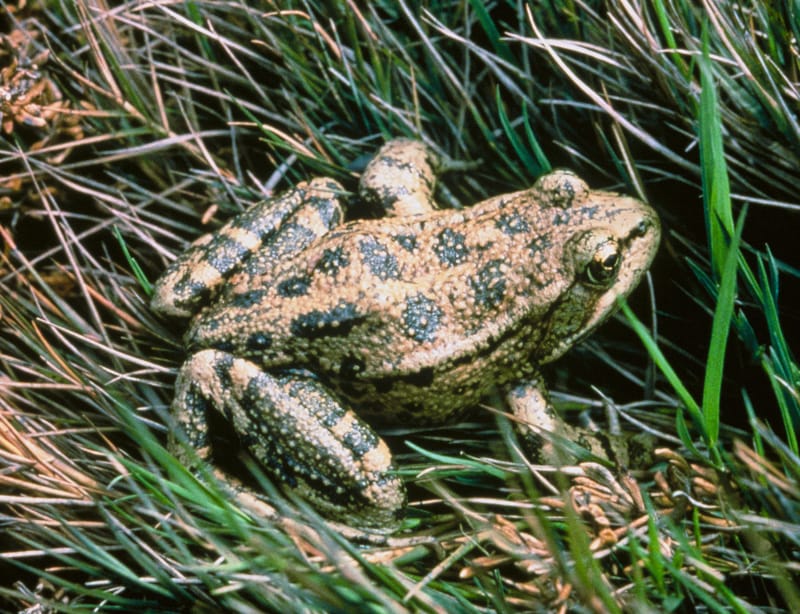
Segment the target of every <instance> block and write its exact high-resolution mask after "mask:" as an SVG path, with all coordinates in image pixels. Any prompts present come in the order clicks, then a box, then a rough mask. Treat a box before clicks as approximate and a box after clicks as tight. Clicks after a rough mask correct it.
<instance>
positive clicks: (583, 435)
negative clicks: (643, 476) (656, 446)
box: [507, 377, 652, 470]
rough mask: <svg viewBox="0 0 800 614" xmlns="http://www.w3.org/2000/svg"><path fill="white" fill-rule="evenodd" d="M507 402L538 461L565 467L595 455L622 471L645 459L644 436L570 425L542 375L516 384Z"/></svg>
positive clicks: (529, 452)
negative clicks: (544, 382)
mask: <svg viewBox="0 0 800 614" xmlns="http://www.w3.org/2000/svg"><path fill="white" fill-rule="evenodd" d="M507 401H508V404H509V406H510V407H511V409H512V411H513V412H514V415H515V416H516V418H517V420H518V421H519V431H520V434H521V435H522V442H523V446H524V447H525V452H526V453H527V454H528V455H529V456H530V458H531V459H532V460H534V461H535V462H541V463H547V464H553V465H557V466H564V465H568V464H575V463H576V462H579V461H585V460H589V459H590V458H591V457H594V458H595V459H600V460H605V461H608V462H610V463H612V464H614V465H615V466H616V467H617V468H619V469H621V470H627V469H628V467H629V466H631V464H633V465H640V464H645V462H646V461H645V460H644V459H645V458H646V457H647V453H646V448H647V446H648V442H647V441H646V440H645V439H643V437H644V436H642V437H639V436H633V437H631V436H628V435H623V434H616V433H608V432H603V431H601V430H598V429H596V428H583V427H576V426H572V425H570V424H567V423H566V422H565V421H564V420H563V418H561V416H559V415H558V413H557V412H556V411H555V409H554V408H553V406H552V405H551V404H550V400H549V398H548V396H547V391H546V389H545V387H544V385H543V382H542V380H541V378H540V377H535V378H531V379H530V380H528V381H526V382H523V383H521V384H519V385H517V386H516V387H514V388H513V389H512V390H511V391H510V392H509V393H508V396H507ZM651 447H652V446H651Z"/></svg>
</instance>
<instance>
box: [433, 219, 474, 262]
mask: <svg viewBox="0 0 800 614" xmlns="http://www.w3.org/2000/svg"><path fill="white" fill-rule="evenodd" d="M433 251H434V252H436V256H437V257H438V258H439V262H441V263H442V264H443V265H445V266H448V267H450V266H455V265H457V264H461V263H462V262H464V260H465V259H466V257H467V254H468V252H469V250H468V249H467V246H466V238H465V237H464V235H463V234H462V233H460V232H457V231H455V230H453V229H452V228H445V229H444V230H442V231H441V232H440V233H439V234H438V235H437V236H436V243H435V244H434V246H433Z"/></svg>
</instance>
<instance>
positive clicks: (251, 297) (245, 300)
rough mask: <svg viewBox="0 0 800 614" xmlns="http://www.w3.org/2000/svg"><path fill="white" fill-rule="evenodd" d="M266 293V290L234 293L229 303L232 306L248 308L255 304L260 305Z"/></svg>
mask: <svg viewBox="0 0 800 614" xmlns="http://www.w3.org/2000/svg"><path fill="white" fill-rule="evenodd" d="M265 295H266V291H265V290H248V291H247V292H240V293H238V294H234V295H233V296H232V297H231V299H230V301H229V303H228V304H229V305H230V306H231V307H236V308H239V309H248V308H250V307H252V306H253V305H260V304H261V303H262V302H263V300H264V296H265Z"/></svg>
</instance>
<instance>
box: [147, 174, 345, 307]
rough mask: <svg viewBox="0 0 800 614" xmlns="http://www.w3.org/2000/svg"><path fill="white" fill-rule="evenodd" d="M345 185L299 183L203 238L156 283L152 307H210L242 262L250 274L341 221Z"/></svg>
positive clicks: (321, 180) (326, 181)
mask: <svg viewBox="0 0 800 614" xmlns="http://www.w3.org/2000/svg"><path fill="white" fill-rule="evenodd" d="M343 191H344V189H343V188H342V186H341V185H340V184H339V183H337V182H336V181H334V180H333V179H328V178H325V177H322V178H319V179H313V180H311V181H308V182H303V183H299V184H298V185H297V186H296V187H295V188H294V189H293V190H290V191H289V192H287V193H285V194H283V195H281V196H279V197H277V198H272V199H268V200H265V201H262V202H260V203H257V204H255V205H253V206H252V207H250V208H249V209H246V210H245V211H243V212H242V213H240V214H239V215H237V216H235V217H233V218H231V219H230V220H228V222H227V223H226V224H225V225H223V226H222V227H221V228H220V229H219V230H217V231H215V232H213V233H209V234H206V235H203V236H202V237H200V238H199V239H197V240H196V241H195V242H194V243H192V245H191V247H189V249H188V250H186V251H185V252H184V253H183V254H181V255H180V256H179V257H178V258H177V259H176V260H175V261H174V262H173V263H172V264H170V266H169V267H168V268H167V270H166V271H164V273H163V274H162V275H161V277H159V278H158V280H156V283H155V286H154V288H153V296H152V299H151V307H152V309H153V310H154V311H155V312H157V313H160V314H163V315H169V316H176V317H188V316H190V315H192V314H194V313H196V311H197V310H198V309H199V307H200V306H201V305H202V304H204V303H207V302H208V301H209V299H210V298H211V296H213V295H214V294H215V293H216V292H217V291H218V290H219V288H221V287H223V285H224V283H225V282H226V280H227V279H229V278H230V277H231V276H232V275H233V274H234V273H235V272H236V271H237V270H239V269H240V268H241V267H242V265H243V263H244V262H246V261H248V260H250V259H251V256H253V255H254V254H257V257H258V261H255V262H252V263H250V265H251V266H250V268H251V269H252V270H250V271H249V273H250V274H251V275H254V274H255V273H256V271H255V269H257V268H258V267H259V266H265V267H273V266H274V263H276V262H280V260H281V259H282V258H283V257H284V256H286V255H288V254H292V253H295V252H298V251H300V250H302V249H303V248H305V247H306V246H307V245H308V244H309V243H311V241H313V240H314V239H315V238H316V237H318V236H320V235H322V234H325V233H326V232H327V231H328V230H330V229H331V228H333V227H334V226H336V225H338V224H339V223H341V221H342V217H343V214H342V208H341V206H340V203H339V198H340V196H341V194H342V193H343Z"/></svg>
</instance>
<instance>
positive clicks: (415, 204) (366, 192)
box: [359, 139, 441, 216]
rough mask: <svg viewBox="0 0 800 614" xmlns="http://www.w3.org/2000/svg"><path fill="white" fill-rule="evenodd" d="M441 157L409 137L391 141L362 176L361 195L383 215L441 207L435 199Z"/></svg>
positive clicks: (431, 209)
mask: <svg viewBox="0 0 800 614" xmlns="http://www.w3.org/2000/svg"><path fill="white" fill-rule="evenodd" d="M440 165H441V164H440V160H439V157H438V156H437V155H436V154H435V153H434V152H433V151H432V150H431V149H430V148H429V147H427V146H426V145H425V144H423V143H421V142H419V141H412V140H409V139H395V140H393V141H389V142H387V143H386V144H385V145H384V146H383V147H381V149H380V150H379V151H378V153H377V154H375V157H374V158H373V159H372V160H371V161H370V163H369V164H367V167H366V168H365V169H364V173H363V174H362V175H361V183H360V185H359V195H360V196H361V199H362V200H363V201H364V202H365V203H366V204H367V205H368V206H370V207H371V208H373V209H374V210H375V212H376V213H378V214H380V215H383V216H409V215H420V214H425V213H429V212H431V211H433V210H434V209H436V208H437V206H436V203H435V202H434V200H433V191H434V188H435V187H436V173H437V172H438V170H439V167H440Z"/></svg>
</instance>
